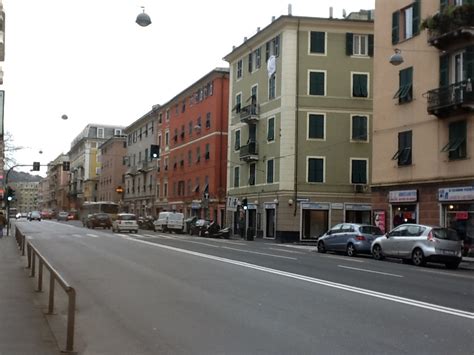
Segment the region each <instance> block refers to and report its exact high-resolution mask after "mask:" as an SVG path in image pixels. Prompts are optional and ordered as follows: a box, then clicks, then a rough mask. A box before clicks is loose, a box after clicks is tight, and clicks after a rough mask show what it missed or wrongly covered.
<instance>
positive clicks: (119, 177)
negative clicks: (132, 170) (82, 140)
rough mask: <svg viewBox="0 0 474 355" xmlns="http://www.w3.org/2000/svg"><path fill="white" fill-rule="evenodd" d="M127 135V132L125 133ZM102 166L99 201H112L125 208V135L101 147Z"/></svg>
mask: <svg viewBox="0 0 474 355" xmlns="http://www.w3.org/2000/svg"><path fill="white" fill-rule="evenodd" d="M123 133H125V131H124V132H123ZM97 155H98V158H97V159H98V161H99V164H100V173H99V185H98V187H97V196H98V200H99V201H112V202H115V203H118V204H120V205H122V206H123V197H124V186H125V172H126V164H127V161H126V159H125V157H126V155H127V137H126V136H125V134H123V135H121V136H119V135H117V136H113V137H110V138H109V139H108V140H106V141H105V142H104V143H102V144H101V145H100V146H99V151H98V154H97Z"/></svg>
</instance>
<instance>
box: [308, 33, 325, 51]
mask: <svg viewBox="0 0 474 355" xmlns="http://www.w3.org/2000/svg"><path fill="white" fill-rule="evenodd" d="M310 36H311V39H310V48H309V51H310V53H317V54H324V53H325V52H326V33H325V32H315V31H311V34H310Z"/></svg>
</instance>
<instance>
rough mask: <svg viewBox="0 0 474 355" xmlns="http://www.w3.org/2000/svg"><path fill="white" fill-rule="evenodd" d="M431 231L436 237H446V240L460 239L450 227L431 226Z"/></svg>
mask: <svg viewBox="0 0 474 355" xmlns="http://www.w3.org/2000/svg"><path fill="white" fill-rule="evenodd" d="M431 233H432V234H433V236H434V237H435V238H437V239H446V240H454V241H459V240H461V238H460V237H459V234H458V232H456V231H455V230H454V229H450V228H433V229H432V230H431Z"/></svg>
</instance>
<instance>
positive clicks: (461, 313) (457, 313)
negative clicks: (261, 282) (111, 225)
mask: <svg viewBox="0 0 474 355" xmlns="http://www.w3.org/2000/svg"><path fill="white" fill-rule="evenodd" d="M126 239H129V240H131V241H134V242H137V243H143V244H147V245H151V246H154V247H156V248H162V249H168V250H173V251H175V252H178V253H183V254H189V255H193V256H198V257H201V258H205V259H210V260H215V261H220V262H223V263H227V264H232V265H238V266H242V267H246V268H249V269H254V270H259V271H262V272H266V273H269V274H274V275H280V276H285V277H289V278H292V279H296V280H301V281H306V282H310V283H314V284H318V285H323V286H327V287H332V288H337V289H339V290H344V291H348V292H353V293H358V294H362V295H366V296H371V297H374V298H379V299H383V300H386V301H389V302H395V303H401V304H406V305H409V306H413V307H418V308H424V309H429V310H432V311H435V312H440V313H446V314H450V315H453V316H457V317H462V318H467V319H474V312H468V311H463V310H460V309H455V308H449V307H444V306H440V305H436V304H433V303H427V302H422V301H417V300H414V299H410V298H405V297H399V296H395V295H391V294H388V293H383V292H377V291H371V290H367V289H364V288H360V287H354V286H349V285H345V284H341V283H337V282H332V281H327V280H323V279H317V278H314V277H309V276H304V275H298V274H294V273H291V272H286V271H281V270H276V269H271V268H268V267H264V266H258V265H255V264H250V263H246V262H243V261H237V260H232V259H227V258H221V257H219V256H213V255H208V254H203V253H198V252H195V251H191V250H186V249H180V248H175V247H170V246H168V245H163V244H157V243H152V242H148V241H146V240H141V239H132V238H126Z"/></svg>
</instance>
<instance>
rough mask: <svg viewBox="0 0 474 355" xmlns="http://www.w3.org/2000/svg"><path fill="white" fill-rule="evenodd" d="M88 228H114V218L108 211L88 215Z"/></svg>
mask: <svg viewBox="0 0 474 355" xmlns="http://www.w3.org/2000/svg"><path fill="white" fill-rule="evenodd" d="M86 227H87V228H92V229H94V228H97V227H102V228H104V229H105V228H112V219H111V218H110V216H109V215H108V214H107V213H93V214H90V215H88V216H87V219H86Z"/></svg>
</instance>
